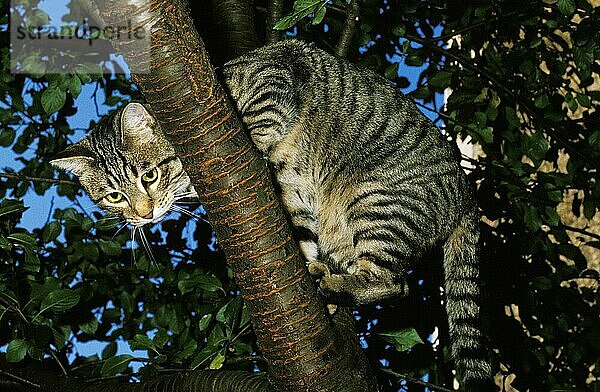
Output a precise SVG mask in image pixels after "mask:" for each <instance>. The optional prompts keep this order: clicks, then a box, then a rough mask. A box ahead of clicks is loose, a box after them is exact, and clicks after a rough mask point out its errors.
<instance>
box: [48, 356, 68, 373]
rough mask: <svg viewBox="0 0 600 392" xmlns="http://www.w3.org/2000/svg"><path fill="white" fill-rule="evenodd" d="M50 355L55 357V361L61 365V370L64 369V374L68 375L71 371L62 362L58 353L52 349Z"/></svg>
mask: <svg viewBox="0 0 600 392" xmlns="http://www.w3.org/2000/svg"><path fill="white" fill-rule="evenodd" d="M50 355H51V356H52V358H54V361H56V363H57V364H58V367H60V370H61V371H62V373H63V375H65V376H67V375H68V374H69V373H68V372H67V369H65V367H64V366H63V364H62V362H61V361H60V358H58V356H57V355H56V353H55V352H54V351H52V350H50Z"/></svg>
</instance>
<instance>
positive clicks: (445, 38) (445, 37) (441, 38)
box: [431, 11, 519, 42]
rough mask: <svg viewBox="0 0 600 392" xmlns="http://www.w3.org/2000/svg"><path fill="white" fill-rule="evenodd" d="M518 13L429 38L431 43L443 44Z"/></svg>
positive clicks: (507, 14)
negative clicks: (440, 42) (441, 42)
mask: <svg viewBox="0 0 600 392" xmlns="http://www.w3.org/2000/svg"><path fill="white" fill-rule="evenodd" d="M518 13H519V12H518V11H512V12H507V13H506V14H503V15H497V16H495V17H494V18H492V19H491V20H489V19H485V20H482V21H481V22H479V23H474V24H472V25H470V26H465V27H463V28H461V29H458V30H454V31H453V32H451V33H447V34H444V35H440V36H439V37H433V38H431V41H432V42H439V41H444V42H445V41H448V40H449V39H451V38H454V37H456V36H457V35H461V34H464V33H468V32H469V31H472V30H475V29H477V28H479V27H481V26H486V25H487V26H489V25H490V24H491V23H494V22H498V21H499V20H500V19H504V18H508V17H511V16H515V15H517V14H518Z"/></svg>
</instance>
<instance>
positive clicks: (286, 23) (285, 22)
mask: <svg viewBox="0 0 600 392" xmlns="http://www.w3.org/2000/svg"><path fill="white" fill-rule="evenodd" d="M300 19H301V18H296V17H294V16H284V17H283V18H281V19H279V20H278V21H277V23H275V26H274V27H273V30H287V29H289V28H291V27H293V26H294V25H295V24H296V22H298V21H299V20H300Z"/></svg>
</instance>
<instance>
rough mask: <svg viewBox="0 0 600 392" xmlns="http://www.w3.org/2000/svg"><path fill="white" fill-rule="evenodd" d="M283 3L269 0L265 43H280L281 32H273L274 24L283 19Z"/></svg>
mask: <svg viewBox="0 0 600 392" xmlns="http://www.w3.org/2000/svg"><path fill="white" fill-rule="evenodd" d="M283 8H284V1H283V0H269V6H268V9H267V34H266V41H267V42H271V43H273V42H277V41H280V40H281V38H282V37H283V32H282V31H278V30H273V27H274V26H275V23H277V21H279V19H281V18H283V17H284V12H283Z"/></svg>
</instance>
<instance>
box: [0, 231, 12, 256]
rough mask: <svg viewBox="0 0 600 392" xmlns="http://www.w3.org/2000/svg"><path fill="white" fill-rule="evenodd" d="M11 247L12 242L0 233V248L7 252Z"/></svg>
mask: <svg viewBox="0 0 600 392" xmlns="http://www.w3.org/2000/svg"><path fill="white" fill-rule="evenodd" d="M12 247H13V246H12V244H11V243H10V242H9V241H8V240H7V239H6V237H3V236H1V235H0V249H4V250H5V251H7V252H9V251H10V250H11V249H12Z"/></svg>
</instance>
